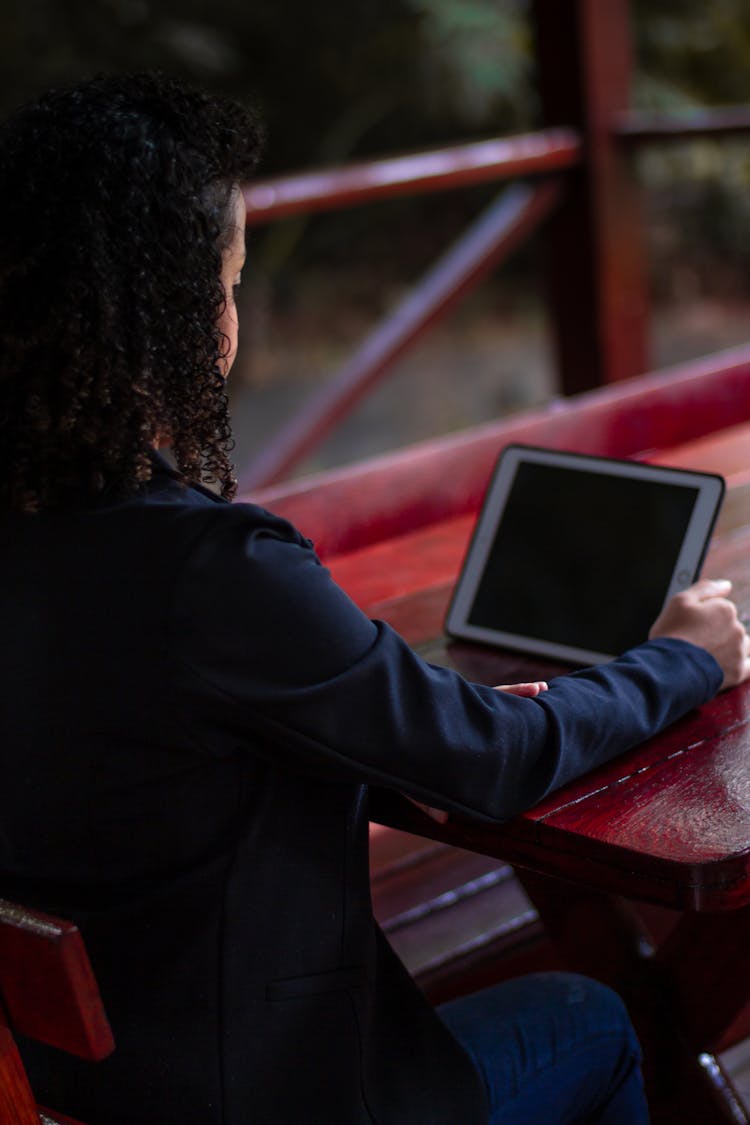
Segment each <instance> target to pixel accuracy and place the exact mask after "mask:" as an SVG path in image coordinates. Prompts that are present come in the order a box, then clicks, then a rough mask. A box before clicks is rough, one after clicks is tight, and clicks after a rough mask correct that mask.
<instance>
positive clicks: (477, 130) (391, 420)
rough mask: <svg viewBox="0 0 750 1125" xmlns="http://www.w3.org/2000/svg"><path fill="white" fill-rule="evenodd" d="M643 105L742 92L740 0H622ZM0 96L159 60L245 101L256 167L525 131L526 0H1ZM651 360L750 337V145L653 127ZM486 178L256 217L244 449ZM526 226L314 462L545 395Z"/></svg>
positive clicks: (552, 388)
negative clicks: (318, 211)
mask: <svg viewBox="0 0 750 1125" xmlns="http://www.w3.org/2000/svg"><path fill="white" fill-rule="evenodd" d="M632 15H633V34H634V42H635V47H636V75H635V81H634V86H633V108H636V109H669V110H690V109H692V108H695V107H697V106H709V105H720V104H728V103H730V104H731V103H738V102H745V101H747V102H750V91H749V90H748V85H749V76H750V4H749V3H748V0H712V2H711V3H710V4H707V3H706V0H633V4H632ZM0 55H1V60H0V61H1V65H0V108H2V110H3V111H6V110H8V109H9V108H11V107H12V106H14V105H16V104H18V103H19V102H21V101H23V100H25V99H26V98H28V97H30V96H32V95H33V94H34V93H35V92H37V91H38V90H40V89H42V88H44V87H46V86H49V85H54V84H57V83H61V82H65V81H68V80H70V79H75V78H78V77H80V76H83V75H87V74H92V73H96V72H99V71H122V70H132V69H140V68H151V67H156V68H160V69H163V70H167V71H169V72H173V73H177V74H180V75H183V76H185V77H188V78H190V79H192V80H194V81H195V82H197V83H200V84H202V85H204V86H207V87H210V88H214V89H219V90H222V91H224V92H227V93H230V94H232V95H234V96H236V97H238V98H239V99H241V100H242V101H244V102H246V103H250V104H252V105H254V106H256V107H257V109H258V112H259V114H260V116H261V117H262V119H263V121H264V122H265V125H266V130H267V146H266V153H265V158H264V162H263V167H262V169H261V175H263V176H266V175H276V174H280V173H283V172H287V171H296V170H301V169H304V168H308V167H314V166H318V165H325V164H332V163H340V162H345V161H348V160H351V159H356V158H361V157H364V156H372V155H381V154H383V155H385V154H390V153H394V152H403V151H408V150H410V149H420V148H429V147H432V146H438V145H443V144H449V143H452V142H460V141H466V140H470V139H473V138H477V137H486V136H496V135H503V134H509V133H514V132H522V131H524V130H528V129H533V128H535V127H537V126H538V124H539V119H538V104H537V97H536V93H535V89H536V82H535V73H534V58H533V44H532V37H531V26H530V21H529V13H528V5H527V3H526V0H377V2H376V0H326V2H325V3H318V4H311V3H309V2H308V0H211V2H210V3H205V2H201V0H179V2H177V0H3V2H2V6H0ZM638 160H639V169H640V174H641V178H642V180H643V182H644V184H645V185H646V188H647V205H648V236H649V252H650V269H651V289H652V299H653V302H654V317H653V326H652V341H651V351H652V366H654V367H656V366H662V365H664V364H666V363H670V362H675V361H678V360H681V359H684V358H687V357H690V356H694V355H699V354H702V353H705V352H708V351H711V350H714V349H715V348H718V347H722V346H725V345H729V344H732V343H736V342H739V341H741V340H745V339H746V338H748V337H750V331H748V330H747V327H746V326H747V324H748V310H749V309H750V282H749V280H748V250H747V248H748V245H749V244H750V193H749V191H748V188H749V186H750V142H745V141H740V140H726V139H725V140H721V141H709V140H700V141H693V142H690V143H684V144H683V143H681V144H679V145H670V146H665V147H661V148H659V147H655V146H649V148H648V149H646V150H644V151H643V152H642V154H641V155H640V156H639V157H638ZM497 190H498V188H497V186H496V185H495V186H489V187H482V188H472V189H469V190H467V189H461V190H459V191H452V192H444V193H440V194H436V195H429V196H421V197H420V196H417V197H414V198H408V199H398V200H393V201H389V202H384V203H378V204H376V205H372V206H367V207H359V208H353V209H349V210H344V211H340V212H338V213H333V214H325V215H319V216H312V217H309V218H301V219H290V220H287V221H285V222H281V223H277V224H274V225H270V226H268V227H267V228H265V229H264V228H255V229H253V230H252V231H251V232H250V238H249V249H250V260H249V267H248V270H247V273H246V280H245V283H244V288H243V292H242V345H241V352H240V356H239V359H238V363H237V367H236V369H235V374H234V376H233V380H232V399H233V412H234V415H235V424H236V431H237V441H238V460H239V461H242V460H243V459H246V457H247V455H248V453H249V451H250V450H251V449H252V448H254V447H255V446H257V444H258V443H259V442H260V441H261V440H262V438H264V437H266V436H267V435H268V433H269V431H270V430H271V429H272V428H273V427H274V426H275V425H277V424H278V423H279V422H280V421H281V420H282V419H283V418H284V417H286V416H288V414H289V413H290V412H291V411H292V410H293V409H294V408H295V406H297V405H298V404H299V403H300V402H301V401H302V400H303V399H304V397H305V395H306V394H308V393H309V392H310V391H311V390H312V389H314V387H315V386H316V385H318V384H319V382H320V380H321V379H323V378H324V377H325V375H326V374H327V373H331V372H332V371H334V370H335V368H336V366H337V364H338V363H339V362H341V361H342V360H343V359H344V358H345V357H346V356H347V354H348V353H349V352H350V350H351V349H352V347H353V346H355V345H356V343H357V342H358V341H359V340H360V339H361V338H362V336H363V334H364V333H366V331H367V330H368V329H369V328H370V327H371V326H372V325H373V324H374V323H375V322H376V321H377V319H378V318H379V317H380V316H382V315H383V314H384V313H385V312H386V311H387V310H388V309H389V308H390V307H392V306H393V303H394V302H395V301H396V300H397V299H398V297H399V296H400V295H402V294H403V292H404V291H405V290H406V289H407V288H408V286H409V284H410V283H411V282H413V281H414V280H415V279H416V278H417V277H418V276H419V275H420V273H421V272H422V271H423V270H425V269H426V268H428V267H429V265H430V264H431V262H433V261H434V260H435V258H436V257H437V256H438V255H439V254H440V253H441V252H442V250H443V249H444V248H445V247H446V246H447V245H448V244H449V243H450V241H451V240H452V239H453V238H455V237H457V236H458V235H459V234H460V232H461V231H462V230H463V229H464V228H465V226H466V225H467V223H469V222H470V221H471V219H472V218H473V217H474V216H475V215H476V214H477V213H478V212H479V211H480V210H481V208H482V207H483V206H484V205H485V204H486V202H488V201H489V200H490V199H491V198H492V197H493V196H494V195H495V194H496V192H497ZM538 257H539V247H538V242H537V240H535V239H532V240H531V242H530V243H529V244H528V245H527V246H525V247H524V249H523V250H522V251H520V252H519V253H517V254H516V256H515V257H514V258H513V259H512V260H511V261H510V262H509V263H508V264H507V265H505V266H504V267H503V268H502V270H501V271H499V272H498V274H497V275H496V276H495V277H493V278H492V279H490V280H489V281H487V282H485V283H484V284H483V285H482V286H481V287H480V289H479V290H478V291H477V292H476V293H475V294H473V295H472V296H471V297H469V298H468V299H467V300H466V301H465V302H464V304H463V305H462V306H461V307H460V308H459V309H458V310H457V311H455V312H454V313H453V314H451V316H450V318H449V319H447V320H446V321H445V322H443V323H442V324H441V325H439V326H438V327H437V328H436V329H435V331H434V332H433V333H432V334H431V335H430V336H429V337H428V338H427V339H426V340H425V341H424V342H423V343H421V344H420V345H419V346H418V347H417V348H416V349H415V350H414V351H412V352H411V353H410V354H409V356H408V357H406V358H404V359H403V360H401V361H400V363H399V364H398V366H397V368H396V369H394V372H393V375H392V377H391V378H390V380H389V381H388V383H387V384H386V385H384V386H383V387H382V388H380V389H379V390H378V391H377V392H376V393H375V394H374V395H373V396H372V398H371V399H369V400H368V401H367V402H366V403H365V404H363V405H362V406H361V407H360V408H359V409H358V410H357V412H356V413H355V415H354V416H353V417H352V419H351V420H350V421H348V422H347V423H346V424H345V425H344V426H343V427H342V429H341V430H340V431H339V432H338V433H337V434H335V435H334V436H333V437H332V438H331V439H329V441H328V442H326V444H325V446H324V447H323V448H322V449H321V450H320V452H319V453H318V454H316V455H315V458H314V460H313V461H312V462H311V463H310V465H309V466H308V468H309V467H319V466H323V465H328V464H334V463H338V462H341V461H346V460H351V459H352V458H355V457H359V456H363V455H366V454H369V453H371V452H375V451H377V450H380V449H384V448H389V447H392V446H394V445H398V444H402V443H403V442H405V441H409V440H414V439H415V438H419V437H425V436H428V435H430V434H433V433H439V432H445V431H447V430H451V429H455V428H457V427H461V426H464V425H468V424H471V423H473V422H475V421H478V420H481V419H483V418H487V417H492V416H496V415H497V414H501V413H507V412H509V411H512V410H516V409H519V408H523V407H525V406H529V405H532V404H534V403H538V402H543V401H545V400H547V399H548V398H549V397H550V396H551V395H554V394H555V393H556V390H557V388H556V383H555V374H554V370H553V366H552V361H551V358H550V354H549V346H548V341H547V335H546V331H545V320H544V311H543V302H542V300H541V294H540V289H541V277H540V271H539V263H538Z"/></svg>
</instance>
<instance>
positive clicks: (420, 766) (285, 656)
mask: <svg viewBox="0 0 750 1125" xmlns="http://www.w3.org/2000/svg"><path fill="white" fill-rule="evenodd" d="M199 518H200V519H201V520H202V521H203V526H202V528H201V529H200V533H199V534H198V535H197V536H196V537H195V539H194V542H193V546H192V549H191V550H190V552H189V554H188V557H187V559H186V560H185V563H184V565H183V567H182V569H181V571H180V573H179V574H178V576H177V577H176V579H175V585H174V596H173V603H172V607H171V612H170V629H169V651H170V655H171V658H172V660H173V662H174V666H175V667H176V668H177V669H178V675H179V677H180V678H181V682H182V685H183V688H184V691H185V693H186V695H185V698H187V699H189V701H190V702H189V710H190V721H191V723H193V724H195V725H196V727H197V729H198V730H199V731H200V732H201V735H200V737H201V739H202V743H203V749H204V750H205V751H206V752H207V753H218V752H225V751H226V748H228V747H229V748H231V749H232V751H233V752H234V751H236V749H237V748H238V747H240V748H246V749H247V751H248V752H251V753H256V754H257V753H259V754H261V755H263V756H265V757H267V758H268V759H269V760H270V761H272V762H273V763H274V765H276V766H281V767H288V768H292V769H297V770H299V769H302V770H307V771H313V772H315V773H316V774H323V775H324V776H327V777H330V778H331V780H359V781H370V782H373V783H377V784H378V785H382V786H387V787H390V788H396V789H399V790H401V791H403V792H405V793H407V794H408V795H410V796H412V797H415V798H416V799H417V800H420V801H423V802H425V803H427V804H429V805H432V806H435V807H437V808H443V809H451V810H454V811H456V812H459V813H461V814H463V815H467V816H474V817H481V818H490V819H493V820H501V819H505V818H508V817H511V816H514V815H516V814H517V813H518V812H520V811H522V810H523V809H525V808H528V807H529V806H531V805H532V804H534V803H536V802H537V801H539V800H540V799H541V798H542V797H543V796H544V795H545V794H546V793H547V792H549V791H550V790H552V789H554V788H556V787H557V786H560V785H562V784H563V783H564V782H566V781H569V780H570V779H572V778H573V777H575V776H577V775H578V774H580V773H583V772H585V771H586V770H588V769H590V768H592V767H593V766H595V765H597V764H599V763H601V762H604V761H606V760H608V759H609V758H611V757H613V756H615V755H617V754H620V753H622V752H623V751H624V750H626V749H628V748H629V747H631V746H634V745H635V744H637V743H639V742H642V741H643V740H644V739H646V738H648V737H649V736H650V735H652V734H654V733H655V732H656V731H658V730H660V729H661V728H662V727H664V726H666V725H667V724H669V723H671V722H673V721H674V720H675V719H677V718H678V717H680V716H681V715H683V714H684V713H685V712H686V711H688V710H690V709H691V708H693V707H695V706H698V705H700V704H701V703H703V702H705V701H706V700H707V699H709V698H710V697H711V696H712V695H714V694H715V693H716V691H717V690H718V688H719V686H720V683H721V678H722V674H721V670H720V668H719V666H718V664H717V663H716V661H715V660H714V659H713V657H712V656H711V655H710V654H709V653H708V652H706V651H704V650H703V649H700V648H697V647H695V646H693V645H691V644H688V643H687V642H684V641H678V640H668V639H662V640H657V641H650V642H647V643H645V644H643V645H640V646H638V647H637V648H634V649H632V650H631V651H630V652H628V653H626V654H625V655H624V656H622V657H621V658H619V659H618V660H615V661H612V662H611V663H609V664H606V665H600V666H597V667H595V668H589V669H585V670H583V671H579V672H575V673H573V674H571V675H568V676H563V677H560V678H558V679H555V680H553V681H552V683H551V685H550V690H549V691H548V692H545V693H543V694H542V695H541V696H539V697H537V698H536V699H521V698H518V697H515V696H512V695H509V694H507V693H502V692H496V691H494V690H492V688H489V687H486V686H482V685H479V684H474V683H470V682H468V681H466V680H464V679H463V678H462V677H461V676H460V675H458V674H457V673H455V672H454V671H451V670H449V669H446V668H440V667H436V666H433V665H430V664H427V663H425V662H424V661H423V660H421V659H420V658H419V657H418V656H417V655H416V654H415V653H414V652H413V651H412V650H411V649H410V648H409V646H408V645H407V644H406V643H405V641H403V640H402V639H401V638H400V637H399V636H398V635H397V634H396V633H395V632H394V631H393V630H392V629H391V628H390V627H389V626H388V625H386V624H384V623H382V622H372V621H370V620H369V619H368V618H367V617H366V616H365V615H364V614H363V613H362V612H361V611H360V610H359V609H358V608H357V606H356V605H355V604H354V603H353V602H352V601H351V600H350V599H349V598H348V596H347V595H346V594H345V593H344V591H343V590H341V588H340V587H338V586H337V585H336V584H335V583H334V582H333V580H332V578H331V577H330V575H329V573H328V571H327V570H326V568H325V567H324V566H323V565H322V564H321V563H320V561H319V560H318V558H317V556H316V555H315V553H314V550H313V549H312V545H311V544H310V543H309V542H308V541H307V540H305V539H303V538H302V537H301V536H300V535H299V534H298V533H297V532H296V531H295V530H294V529H293V528H292V527H291V526H290V525H289V524H287V523H286V522H285V521H283V520H280V519H277V518H275V517H273V516H270V515H269V514H268V513H264V512H262V510H260V509H257V508H254V507H253V506H251V505H242V504H237V505H231V506H222V507H217V508H214V509H213V510H212V511H210V512H208V513H207V512H206V511H205V509H204V510H203V511H202V512H201V513H200V516H199ZM220 748H223V749H220Z"/></svg>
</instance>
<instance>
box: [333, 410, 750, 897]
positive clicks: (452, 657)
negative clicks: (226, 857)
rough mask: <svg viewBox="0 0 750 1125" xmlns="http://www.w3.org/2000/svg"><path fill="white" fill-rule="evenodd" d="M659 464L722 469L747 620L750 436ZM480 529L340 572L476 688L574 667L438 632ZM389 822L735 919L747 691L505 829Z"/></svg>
mask: <svg viewBox="0 0 750 1125" xmlns="http://www.w3.org/2000/svg"><path fill="white" fill-rule="evenodd" d="M649 459H652V460H659V461H661V462H663V463H667V464H675V465H682V466H685V467H693V468H702V469H707V470H715V471H722V470H723V471H724V473H725V475H726V476H727V481H728V485H729V492H728V496H727V501H726V502H725V505H724V510H723V513H722V516H721V519H720V521H719V524H718V526H717V533H716V536H715V538H714V542H713V545H712V548H711V550H710V552H709V555H708V558H707V561H706V564H705V566H704V568H703V573H704V574H705V575H706V576H709V577H729V578H731V579H732V580H733V583H734V596H735V598H736V600H737V602H738V605H739V608H740V611H741V613H742V614H743V616H744V615H745V614H746V613H748V612H750V474H749V473H748V466H750V426H748V425H747V424H745V425H743V426H742V427H737V428H736V429H735V430H732V431H724V432H723V433H722V435H719V436H716V437H709V438H704V439H701V440H700V441H698V442H693V443H690V445H686V446H683V447H680V448H679V449H673V450H668V451H666V452H663V453H659V454H654V455H653V456H652V457H650V458H649ZM469 530H470V521H468V522H467V521H466V519H465V518H463V519H459V520H452V521H447V522H446V524H445V526H436V527H432V528H430V529H425V530H422V531H421V532H417V533H415V534H414V535H412V536H409V535H406V536H403V537H401V539H400V540H395V541H394V540H390V541H389V542H388V543H385V544H380V545H378V546H377V547H370V548H368V549H367V550H365V551H362V552H356V553H354V554H353V555H350V556H348V557H346V558H341V559H338V560H337V559H332V560H330V561H329V565H331V568H332V570H333V572H334V574H335V576H336V577H337V578H338V580H339V581H341V582H342V584H343V585H344V586H348V587H349V589H350V590H352V592H353V593H354V594H355V596H358V599H359V600H360V604H363V605H365V607H366V608H367V609H368V610H369V611H371V612H373V613H374V614H377V615H378V616H384V617H386V619H388V620H390V621H391V623H392V624H393V625H394V626H395V627H396V628H399V629H400V630H401V632H402V633H403V634H404V635H405V636H406V637H407V639H409V640H410V641H412V643H414V644H415V645H416V647H418V649H419V651H421V652H422V653H423V655H425V656H426V658H427V659H430V660H433V661H435V662H438V663H442V664H449V665H452V666H454V667H456V668H457V669H458V670H459V671H461V672H462V673H463V674H465V675H466V676H467V677H469V678H471V679H473V680H475V681H478V682H485V683H493V684H495V683H508V682H512V681H514V680H524V679H532V678H538V677H545V678H548V677H549V676H552V675H555V674H559V673H561V672H564V671H566V670H567V669H565V668H564V667H562V666H561V665H557V666H551V665H549V664H546V663H545V664H543V663H541V662H539V661H536V660H534V659H533V658H530V657H527V656H520V655H517V654H512V653H509V652H504V651H500V650H494V649H490V648H486V647H480V646H475V645H467V644H457V643H451V642H449V641H447V640H446V638H444V637H443V636H442V635H440V633H439V631H440V629H441V623H442V615H443V613H444V609H445V605H446V604H447V600H448V597H449V594H450V588H451V585H452V580H453V576H454V575H455V573H456V571H457V569H458V566H459V564H460V559H461V555H462V552H463V549H464V545H465V543H466V539H467V535H468V532H469ZM412 540H414V541H412ZM431 560H432V563H434V565H431ZM420 568H421V570H420ZM420 573H421V574H423V576H424V577H423V579H422V580H421V581H420V577H419V576H420ZM384 575H387V576H388V577H387V580H385V579H384V577H383V576H384ZM399 575H400V576H401V577H400V578H399ZM430 637H432V638H434V639H432V640H430V639H429V638H430ZM392 822H393V823H395V824H397V826H400V827H407V828H411V829H412V830H414V831H417V832H420V833H422V834H424V835H430V836H435V837H436V838H439V839H443V840H446V841H448V842H451V843H455V844H458V845H460V846H462V847H466V848H470V849H473V850H476V851H481V852H485V853H486V854H490V855H497V856H499V857H501V858H503V859H506V860H508V861H510V862H512V863H516V864H519V865H521V866H528V867H531V868H534V869H536V870H539V871H542V872H545V873H547V874H550V875H557V876H560V877H563V878H570V879H573V880H575V881H584V882H585V883H586V884H588V885H589V886H593V887H596V888H598V889H601V890H606V891H610V892H617V893H622V894H625V895H627V896H628V897H631V898H639V899H643V900H646V901H651V902H656V903H659V904H662V905H665V906H670V907H675V908H680V909H689V910H698V911H716V910H725V909H736V908H737V907H739V906H742V905H745V904H747V903H750V684H748V685H743V686H742V687H740V688H736V689H734V690H732V691H729V692H725V693H723V694H722V695H720V696H719V697H717V699H715V700H713V701H712V702H711V703H709V704H707V705H705V706H704V707H702V708H701V709H700V710H697V711H694V712H692V713H691V714H689V715H688V716H686V717H685V718H684V719H682V720H681V721H680V722H679V723H677V724H675V725H673V726H672V727H670V728H669V729H668V730H667V731H665V732H664V733H663V734H661V735H659V736H658V737H656V738H653V739H651V740H650V741H649V742H648V743H646V744H644V745H643V746H640V747H638V748H637V749H635V750H633V751H631V752H630V753H628V754H625V755H623V756H622V757H621V758H619V759H617V760H616V761H614V762H611V763H609V764H608V765H607V766H605V767H602V768H599V769H597V770H594V771H593V772H591V773H590V774H587V775H586V776H585V777H583V778H580V779H579V780H578V781H576V782H574V783H572V784H571V785H568V786H566V787H565V788H563V789H561V790H558V791H557V792H556V793H554V794H552V795H551V796H550V797H548V798H547V799H546V800H545V801H543V802H542V803H541V804H539V805H538V806H536V807H535V808H534V809H532V810H530V811H529V812H528V813H526V814H524V815H523V816H521V817H518V818H516V819H515V820H513V821H511V822H508V823H507V824H504V825H501V826H496V825H489V826H487V825H484V824H482V825H477V824H469V823H459V822H456V821H453V820H452V821H449V822H448V823H447V824H446V825H438V824H437V823H434V822H431V821H430V820H429V818H428V817H427V816H425V815H423V814H422V813H421V812H420V811H419V810H418V809H414V810H411V809H406V808H403V809H401V808H400V809H399V810H398V811H396V812H394V815H393V820H392Z"/></svg>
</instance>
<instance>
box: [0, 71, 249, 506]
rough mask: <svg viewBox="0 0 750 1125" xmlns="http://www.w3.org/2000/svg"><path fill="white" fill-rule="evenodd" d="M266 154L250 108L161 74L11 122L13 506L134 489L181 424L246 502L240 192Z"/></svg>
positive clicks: (95, 86) (213, 472)
mask: <svg viewBox="0 0 750 1125" xmlns="http://www.w3.org/2000/svg"><path fill="white" fill-rule="evenodd" d="M258 147H259V143H258V133H257V130H256V128H255V126H254V124H253V121H252V119H251V118H250V117H249V116H248V115H247V114H246V113H245V112H244V111H243V110H242V109H241V108H240V107H239V106H237V105H235V104H234V103H232V102H228V101H226V100H224V99H222V98H217V97H214V96H212V95H209V94H205V93H201V92H198V91H195V90H192V89H190V88H188V87H186V86H184V85H183V84H182V83H180V82H178V81H176V80H173V79H169V78H165V77H162V76H155V75H134V76H129V77H111V78H97V79H93V80H91V81H87V82H83V83H80V84H78V85H76V86H75V87H72V88H70V89H65V90H60V91H51V92H49V93H48V94H45V95H44V96H43V97H42V98H40V99H39V100H38V101H37V102H35V103H33V104H31V105H28V106H26V107H24V108H22V109H20V110H19V111H17V112H16V113H15V114H14V115H13V116H12V117H11V118H10V119H9V120H8V121H7V122H6V123H5V124H4V126H1V127H0V505H1V506H2V507H6V508H7V507H12V508H26V509H29V508H34V507H40V506H41V507H44V506H56V505H57V504H59V503H61V502H63V500H64V497H65V495H66V493H67V492H68V491H69V490H70V489H71V488H74V489H75V490H76V491H77V492H80V490H81V489H83V490H84V491H88V492H96V491H99V490H101V489H102V488H103V487H111V488H113V489H116V490H119V491H124V492H127V491H132V490H133V489H135V488H137V486H138V485H139V484H140V483H142V482H143V481H145V480H147V479H148V477H149V475H150V472H151V460H150V456H149V453H150V449H151V448H152V447H153V445H154V444H155V443H156V442H157V441H158V439H159V436H160V435H161V436H162V437H163V436H164V435H166V434H168V435H169V439H170V441H171V444H172V448H173V452H174V455H175V458H176V461H177V464H178V466H179V468H180V469H181V470H182V471H183V472H184V473H185V475H186V476H187V477H188V479H191V480H199V479H201V478H203V479H213V480H215V481H218V483H219V484H220V485H221V488H222V491H223V493H224V494H225V495H231V493H232V490H233V481H232V478H231V467H230V464H229V459H228V452H229V449H230V447H231V435H230V431H229V424H228V419H227V402H226V395H225V391H224V376H225V374H226V372H227V370H228V367H229V365H230V364H231V360H232V359H233V358H234V356H233V352H234V348H235V347H236V315H235V313H234V308H233V302H232V298H231V284H232V283H233V280H234V275H235V274H236V272H237V269H236V264H237V258H238V254H239V253H240V249H239V247H240V242H241V236H240V235H239V234H238V230H237V227H238V223H239V222H240V221H241V211H240V206H241V204H240V197H239V193H238V191H237V186H236V185H237V183H238V182H239V181H240V180H242V179H244V178H246V177H247V176H249V175H250V173H251V172H252V170H253V168H254V165H255V162H256V159H257V154H258ZM227 282H229V283H230V284H229V288H228V289H227Z"/></svg>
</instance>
